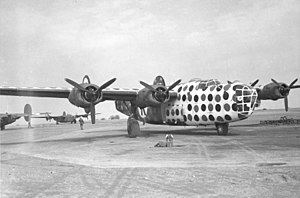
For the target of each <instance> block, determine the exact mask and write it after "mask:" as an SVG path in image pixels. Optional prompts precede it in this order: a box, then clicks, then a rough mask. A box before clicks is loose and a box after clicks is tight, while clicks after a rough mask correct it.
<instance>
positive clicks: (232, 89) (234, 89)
mask: <svg viewBox="0 0 300 198" xmlns="http://www.w3.org/2000/svg"><path fill="white" fill-rule="evenodd" d="M65 80H66V81H67V82H68V83H69V84H71V85H73V86H74V88H73V89H63V88H14V87H0V95H12V96H35V97H54V98H68V100H69V101H70V103H72V104H73V105H75V106H77V107H81V108H84V110H85V111H86V113H89V112H91V117H92V123H93V124H94V123H95V105H96V104H98V103H100V102H103V101H106V100H113V101H115V105H116V109H117V110H118V111H120V112H122V113H123V114H125V115H128V116H129V118H128V122H127V123H128V124H127V131H128V134H129V136H130V137H136V136H137V135H139V134H140V127H139V123H138V122H137V121H142V122H143V123H150V124H168V125H181V126H182V125H187V126H199V125H204V126H205V125H215V126H216V128H217V132H218V134H219V135H227V133H228V125H229V123H230V122H235V121H239V120H243V119H246V118H248V117H249V116H250V115H251V114H252V113H253V111H254V109H255V107H257V106H259V105H260V103H261V100H278V99H281V98H284V101H285V108H286V111H287V110H288V99H287V96H288V95H289V92H290V90H291V89H295V88H300V85H294V84H295V83H296V81H297V79H295V80H294V81H293V82H292V83H290V85H287V84H285V83H282V82H277V81H275V80H273V79H272V81H273V82H271V83H269V84H267V85H265V86H263V87H262V88H255V85H256V84H257V82H258V80H256V81H255V82H253V83H251V84H250V85H248V84H245V83H241V82H239V81H234V82H230V81H228V82H227V83H221V82H220V81H218V80H217V79H210V80H201V79H192V80H190V81H189V82H185V83H181V80H177V81H176V82H174V83H173V84H171V85H170V86H166V84H165V80H164V79H163V77H162V76H157V77H156V78H155V80H154V82H153V84H152V85H149V84H147V83H145V82H143V81H140V83H141V85H143V86H144V88H142V89H120V88H114V89H108V88H107V87H108V86H110V85H111V84H112V83H113V82H114V81H115V80H116V78H113V79H111V80H109V81H107V82H106V83H104V84H103V85H101V86H97V85H95V84H92V83H91V82H90V79H89V77H88V76H87V75H85V76H84V78H83V80H82V83H80V84H78V83H76V82H74V81H73V80H70V79H65ZM140 112H141V113H140ZM143 116H144V117H143Z"/></svg>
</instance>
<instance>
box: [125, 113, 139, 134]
mask: <svg viewBox="0 0 300 198" xmlns="http://www.w3.org/2000/svg"><path fill="white" fill-rule="evenodd" d="M127 132H128V136H129V137H130V138H135V137H137V136H139V135H140V125H139V123H138V121H137V120H136V119H134V118H128V120H127Z"/></svg>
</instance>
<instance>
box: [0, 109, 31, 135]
mask: <svg viewBox="0 0 300 198" xmlns="http://www.w3.org/2000/svg"><path fill="white" fill-rule="evenodd" d="M23 116H24V119H25V121H26V122H28V123H30V120H31V118H32V116H33V115H32V108H31V106H30V105H29V104H26V105H25V107H24V113H4V114H3V113H1V114H0V118H1V120H0V121H1V123H0V125H1V130H4V129H5V125H8V124H11V123H13V122H15V121H16V120H17V119H19V118H20V117H23ZM29 126H30V125H29Z"/></svg>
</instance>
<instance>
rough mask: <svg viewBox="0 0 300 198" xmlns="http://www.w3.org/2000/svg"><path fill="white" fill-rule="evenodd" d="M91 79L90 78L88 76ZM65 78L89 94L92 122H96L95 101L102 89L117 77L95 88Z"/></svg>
mask: <svg viewBox="0 0 300 198" xmlns="http://www.w3.org/2000/svg"><path fill="white" fill-rule="evenodd" d="M84 78H88V76H87V75H86V76H85V77H84ZM88 79H89V78H88ZM65 80H66V81H67V82H68V83H69V84H71V85H73V86H74V87H76V88H77V89H79V90H80V91H83V92H86V93H87V95H86V97H87V98H88V99H89V102H90V107H89V110H90V111H91V120H92V124H95V120H96V110H95V102H96V101H97V99H98V96H99V94H100V93H101V91H102V90H103V89H105V88H107V87H108V86H110V85H111V84H112V83H113V82H115V81H116V78H113V79H110V80H109V81H107V82H106V83H104V84H103V85H101V86H99V88H98V89H96V90H95V89H93V88H91V87H90V88H87V89H86V88H84V87H83V86H82V85H81V84H78V83H76V82H75V81H73V80H71V79H68V78H65Z"/></svg>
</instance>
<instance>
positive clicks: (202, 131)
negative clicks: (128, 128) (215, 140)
mask: <svg viewBox="0 0 300 198" xmlns="http://www.w3.org/2000/svg"><path fill="white" fill-rule="evenodd" d="M141 132H142V136H153V135H155V134H167V133H171V134H173V135H174V134H175V135H196V136H218V134H217V131H216V129H215V128H189V129H174V130H163V131H159V130H151V129H146V130H141ZM238 135H239V134H236V133H230V131H229V133H228V135H227V136H238Z"/></svg>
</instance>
